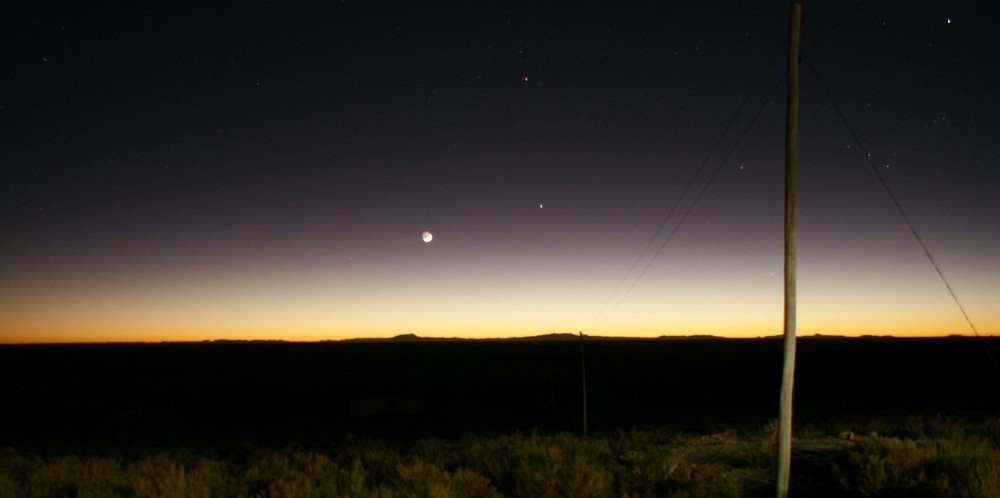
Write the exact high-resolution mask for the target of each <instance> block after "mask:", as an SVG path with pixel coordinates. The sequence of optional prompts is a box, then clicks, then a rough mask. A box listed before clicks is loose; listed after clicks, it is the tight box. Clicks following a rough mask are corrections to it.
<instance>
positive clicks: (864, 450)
mask: <svg viewBox="0 0 1000 498" xmlns="http://www.w3.org/2000/svg"><path fill="white" fill-rule="evenodd" d="M968 429H969V428H968V427H967V426H966V424H965V423H964V422H961V421H957V422H953V421H948V420H940V419H936V420H931V421H920V420H916V419H914V420H909V421H907V423H906V424H905V427H904V428H903V431H904V432H906V433H908V434H910V435H912V436H913V437H912V438H896V437H874V438H870V439H864V440H861V441H859V442H858V444H857V445H856V446H855V447H854V448H853V449H852V450H851V451H850V452H849V453H848V455H847V457H846V459H845V461H844V462H843V463H842V464H840V465H838V466H837V467H836V468H835V473H836V474H837V475H838V476H839V479H840V481H841V483H842V484H843V485H844V487H845V488H847V489H848V490H851V491H854V492H857V493H859V494H861V495H862V496H866V497H895V496H913V497H925V496H926V497H943V498H949V497H955V498H959V497H961V498H987V497H997V496H1000V449H998V448H997V446H996V444H995V442H994V441H993V440H992V439H989V438H986V437H982V436H979V435H977V434H970V433H969V430H968ZM973 432H975V431H973Z"/></svg>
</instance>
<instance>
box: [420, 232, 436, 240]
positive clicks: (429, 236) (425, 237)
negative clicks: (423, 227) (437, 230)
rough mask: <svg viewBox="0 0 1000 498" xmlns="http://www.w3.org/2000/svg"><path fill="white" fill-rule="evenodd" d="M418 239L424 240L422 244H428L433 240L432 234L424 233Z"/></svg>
mask: <svg viewBox="0 0 1000 498" xmlns="http://www.w3.org/2000/svg"><path fill="white" fill-rule="evenodd" d="M420 237H421V238H422V239H424V242H430V241H432V240H434V234H432V233H430V232H424V233H423V234H422V235H421V236H420Z"/></svg>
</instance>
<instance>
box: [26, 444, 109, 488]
mask: <svg viewBox="0 0 1000 498" xmlns="http://www.w3.org/2000/svg"><path fill="white" fill-rule="evenodd" d="M26 477H27V479H26V485H25V486H24V491H25V495H24V496H27V497H50V496H70V497H77V498H84V497H86V498H103V497H118V496H124V495H125V494H126V493H128V481H127V479H126V478H125V475H124V473H123V472H122V470H121V466H120V465H119V464H118V462H117V461H115V460H112V459H110V458H100V457H94V458H87V459H85V460H81V459H80V458H78V457H76V456H72V455H70V456H62V457H58V458H55V459H53V460H50V461H48V462H45V463H44V464H42V465H41V466H39V467H38V468H37V469H35V470H34V471H33V472H31V474H29V475H28V476H26Z"/></svg>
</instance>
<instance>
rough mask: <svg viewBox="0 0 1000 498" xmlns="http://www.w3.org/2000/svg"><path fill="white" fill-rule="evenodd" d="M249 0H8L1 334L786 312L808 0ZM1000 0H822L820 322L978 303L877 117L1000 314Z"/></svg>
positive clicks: (186, 333)
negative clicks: (798, 33)
mask: <svg viewBox="0 0 1000 498" xmlns="http://www.w3.org/2000/svg"><path fill="white" fill-rule="evenodd" d="M254 4H255V3H254V2H236V3H232V4H221V3H216V2H169V3H158V2H119V3H116V2H67V3H65V4H61V3H52V2H44V1H42V2H4V3H3V4H2V10H0V28H2V29H0V37H2V38H0V40H2V41H0V54H2V62H3V67H4V70H3V71H2V73H0V128H2V130H0V141H2V142H0V175H2V192H0V210H2V211H0V220H2V224H0V227H2V232H3V235H2V237H0V342H80V341H84V342H86V341H175V340H213V339H279V340H322V339H345V338H360V337H391V336H394V335H398V334H409V333H412V334H417V335H420V336H428V337H508V336H528V335H539V334H547V333H556V332H571V333H576V332H577V331H582V332H584V333H585V334H591V335H606V336H660V335H690V334H714V335H720V336H729V337H757V336H763V335H776V334H780V333H781V330H782V324H781V317H782V273H781V272H782V250H783V245H782V216H783V214H782V209H783V199H782V193H783V188H784V187H783V169H784V145H783V142H784V113H785V102H784V99H785V85H784V78H785V68H784V64H785V51H786V43H787V30H788V29H787V25H788V7H789V3H788V2H786V1H753V2H744V1H718V2H603V3H602V2H560V1H553V2H546V1H527V2H465V1H463V2H455V3H445V2H408V3H399V2H369V1H362V2H355V1H339V2H316V3H310V4H309V5H308V6H285V5H274V6H271V5H267V4H268V3H260V4H259V5H254ZM998 5H1000V4H997V3H995V2H971V1H970V2H948V1H935V2H931V1H917V2H906V3H905V4H902V3H898V2H863V3H861V4H860V5H859V3H858V2H856V1H844V2H806V3H805V5H804V7H803V13H804V17H805V20H804V24H803V26H802V47H803V53H802V61H803V67H802V69H801V94H802V96H801V116H800V119H801V122H800V135H799V148H800V151H799V167H800V172H799V205H798V206H799V208H798V209H799V224H800V225H799V255H798V260H799V308H798V309H799V333H800V334H802V335H810V334H843V335H862V334H876V335H884V334H891V335H899V336H907V335H948V334H963V335H972V334H973V330H972V329H971V328H970V327H969V325H968V323H966V321H965V319H964V318H963V316H962V312H961V310H960V309H959V307H958V305H957V304H956V303H955V302H954V301H953V300H952V298H951V295H950V294H949V292H948V289H947V287H946V286H945V284H944V283H943V282H942V281H941V279H940V278H939V277H938V274H937V272H936V271H935V269H934V267H933V266H932V265H931V263H930V262H929V261H928V259H927V257H926V256H925V255H924V252H923V249H921V247H920V245H919V244H918V243H917V242H916V239H915V238H914V237H913V235H912V234H911V233H910V231H909V229H908V228H907V225H906V223H905V221H904V220H903V218H902V217H901V216H900V215H899V213H898V212H897V211H896V208H895V206H894V205H893V202H892V201H891V200H890V198H889V196H888V195H887V194H886V193H885V191H884V190H883V189H882V187H881V185H880V183H879V180H878V178H877V177H876V175H875V174H874V173H873V171H872V169H871V167H870V166H869V164H868V162H867V161H868V160H869V159H867V158H866V154H865V152H864V151H867V152H868V153H870V154H871V158H870V160H871V162H872V163H871V164H873V165H874V166H875V167H876V168H877V170H878V171H879V173H880V174H881V175H882V176H883V178H884V179H885V182H886V183H887V184H888V185H889V186H890V188H891V189H892V191H893V193H894V195H895V196H896V198H897V199H898V201H899V203H900V205H901V206H902V207H903V209H904V210H905V212H906V215H907V216H908V217H909V218H910V221H911V222H912V223H913V226H914V227H915V228H916V230H917V231H918V233H919V235H920V237H921V238H922V239H923V240H924V242H925V243H926V246H927V249H928V250H929V251H930V253H931V255H932V256H933V257H934V258H935V260H936V261H937V263H938V264H939V267H940V269H941V271H942V272H943V274H944V275H945V277H946V278H947V279H948V282H949V283H950V284H951V286H952V289H953V290H954V292H955V294H956V295H957V296H958V298H959V300H960V302H961V304H962V306H964V308H965V310H966V311H967V312H968V315H969V318H970V319H971V320H972V322H973V323H974V324H975V326H976V327H977V329H978V332H979V334H980V335H994V334H1000V257H998V256H1000V202H998V201H997V200H996V198H995V197H996V193H997V192H1000V173H998V167H1000V91H998V89H1000V69H998V65H997V61H1000V29H997V21H998V20H1000V7H998ZM810 68H811V69H810ZM814 71H815V73H814ZM817 75H818V78H817ZM824 87H825V88H826V89H827V90H828V91H829V95H830V96H831V97H832V103H831V99H830V98H828V97H827V94H826V93H825V92H824ZM834 104H835V105H836V106H837V107H839V108H840V110H841V111H842V112H843V114H844V116H845V117H846V119H847V120H848V122H849V123H850V126H851V128H850V129H849V128H848V127H847V126H845V125H844V123H843V122H842V121H841V119H840V117H839V116H838V114H837V112H836V110H835V108H834ZM852 129H853V131H854V133H856V134H857V136H858V137H859V138H860V140H861V143H858V142H856V141H855V139H854V138H853V136H852V131H851V130H852ZM688 187H689V188H688ZM702 192H703V193H702ZM699 194H700V195H699ZM668 214H669V215H670V216H669V217H668ZM661 227H662V230H661ZM424 231H430V232H431V233H433V241H431V242H430V243H425V242H424V241H423V240H422V238H421V234H422V233H423V232H424ZM644 249H647V250H646V252H645V253H644ZM654 256H655V258H654Z"/></svg>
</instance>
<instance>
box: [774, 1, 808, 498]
mask: <svg viewBox="0 0 1000 498" xmlns="http://www.w3.org/2000/svg"><path fill="white" fill-rule="evenodd" d="M801 23H802V4H800V3H793V4H792V7H791V14H790V16H789V21H788V98H787V104H786V110H785V334H784V337H785V340H784V350H785V359H784V363H783V366H782V371H781V401H780V408H779V416H778V458H777V462H778V478H777V483H776V491H777V497H778V498H786V497H787V496H788V481H789V478H790V476H791V467H792V388H793V385H794V382H795V181H796V176H797V175H796V173H797V171H796V169H797V165H796V164H797V151H796V141H797V139H798V138H797V135H798V126H799V28H800V26H801Z"/></svg>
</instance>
